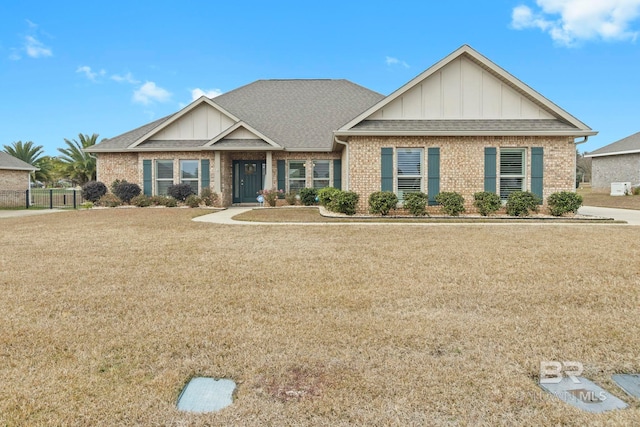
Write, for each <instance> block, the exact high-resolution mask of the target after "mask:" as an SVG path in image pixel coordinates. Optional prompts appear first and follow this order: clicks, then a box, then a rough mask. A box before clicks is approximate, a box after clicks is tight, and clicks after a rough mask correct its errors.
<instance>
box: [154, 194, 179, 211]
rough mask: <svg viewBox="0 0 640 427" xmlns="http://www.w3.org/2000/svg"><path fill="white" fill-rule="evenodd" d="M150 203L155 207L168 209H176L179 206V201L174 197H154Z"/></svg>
mask: <svg viewBox="0 0 640 427" xmlns="http://www.w3.org/2000/svg"><path fill="white" fill-rule="evenodd" d="M149 201H150V202H151V204H152V205H154V206H166V207H168V208H175V207H176V206H178V201H177V200H176V199H174V198H173V197H168V196H152V197H150V198H149Z"/></svg>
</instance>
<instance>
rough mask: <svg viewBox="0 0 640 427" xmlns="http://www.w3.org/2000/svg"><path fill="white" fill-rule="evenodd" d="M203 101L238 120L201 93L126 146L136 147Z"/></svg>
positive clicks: (235, 120) (237, 120) (236, 120)
mask: <svg viewBox="0 0 640 427" xmlns="http://www.w3.org/2000/svg"><path fill="white" fill-rule="evenodd" d="M203 103H205V104H208V105H209V106H211V107H213V108H215V109H216V110H218V111H219V112H220V113H222V114H224V115H226V116H227V117H229V118H230V119H231V120H233V121H234V122H239V121H240V119H238V118H237V117H236V116H234V115H233V114H231V113H230V112H228V111H227V110H225V109H224V108H222V107H221V106H219V105H218V104H216V103H215V102H213V101H212V100H211V99H209V98H207V97H206V96H204V95H203V96H201V97H200V98H198V99H196V100H195V101H193V102H192V103H191V104H189V105H187V106H186V107H184V108H183V109H182V110H180V111H178V112H177V113H176V114H174V115H173V116H171V118H170V119H168V120H165V121H164V122H163V123H162V124H160V125H159V126H156V127H155V128H153V129H151V130H150V131H149V132H147V133H146V134H144V135H143V136H141V137H140V138H138V139H137V140H136V141H134V142H133V143H132V144H130V145H129V146H128V147H127V148H135V147H137V146H138V145H140V144H142V143H143V142H145V141H146V140H148V139H149V138H151V137H152V136H153V135H155V134H157V133H158V132H160V131H161V130H162V129H165V128H166V127H167V126H169V125H171V124H172V123H175V122H176V121H177V120H178V119H180V118H181V117H183V116H184V115H185V114H187V113H189V112H190V111H192V110H194V109H195V108H196V107H199V106H200V105H202V104H203Z"/></svg>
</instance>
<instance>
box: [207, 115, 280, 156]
mask: <svg viewBox="0 0 640 427" xmlns="http://www.w3.org/2000/svg"><path fill="white" fill-rule="evenodd" d="M249 141H252V143H251V144H249V146H250V145H252V144H253V145H255V142H256V141H261V142H262V143H263V144H262V143H261V144H259V145H260V146H261V147H267V148H268V147H270V148H271V149H272V150H273V149H277V150H281V149H282V147H281V146H280V145H278V144H277V143H275V142H274V141H273V140H271V138H269V137H268V136H266V135H264V134H262V133H261V132H259V131H258V130H256V129H254V128H253V127H251V126H250V125H248V124H247V123H244V122H238V123H236V124H235V125H233V126H231V127H230V128H228V129H227V130H225V131H224V132H222V133H220V134H219V135H217V136H216V137H215V138H213V139H211V141H209V142H207V143H206V144H204V147H212V149H216V148H219V147H223V146H224V147H232V148H233V147H243V146H244V145H243V142H249Z"/></svg>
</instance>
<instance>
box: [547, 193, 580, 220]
mask: <svg viewBox="0 0 640 427" xmlns="http://www.w3.org/2000/svg"><path fill="white" fill-rule="evenodd" d="M547 203H548V204H549V213H550V214H551V215H553V216H561V215H564V214H565V213H567V212H573V213H576V212H578V209H579V208H580V206H582V196H581V195H579V194H576V193H574V192H572V191H560V192H558V193H553V194H552V195H550V196H549V197H548V198H547Z"/></svg>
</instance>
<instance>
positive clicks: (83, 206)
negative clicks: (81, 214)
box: [80, 202, 93, 209]
mask: <svg viewBox="0 0 640 427" xmlns="http://www.w3.org/2000/svg"><path fill="white" fill-rule="evenodd" d="M92 207H93V202H84V203H80V209H91V208H92Z"/></svg>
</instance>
